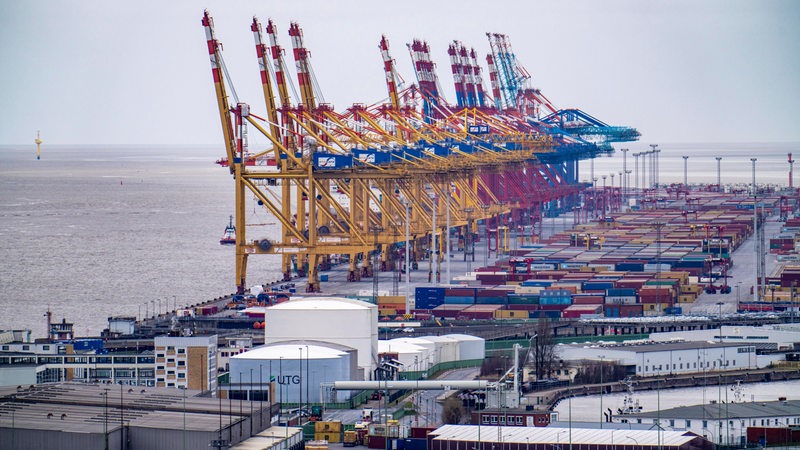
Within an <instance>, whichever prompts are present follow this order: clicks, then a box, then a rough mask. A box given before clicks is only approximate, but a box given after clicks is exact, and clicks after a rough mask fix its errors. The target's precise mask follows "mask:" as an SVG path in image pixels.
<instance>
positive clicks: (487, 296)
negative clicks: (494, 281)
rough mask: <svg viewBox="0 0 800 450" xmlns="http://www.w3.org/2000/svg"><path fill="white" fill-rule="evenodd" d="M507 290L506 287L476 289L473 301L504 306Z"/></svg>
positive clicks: (506, 301)
mask: <svg viewBox="0 0 800 450" xmlns="http://www.w3.org/2000/svg"><path fill="white" fill-rule="evenodd" d="M508 292H509V291H508V290H506V289H478V291H477V292H476V293H475V303H476V304H479V305H502V306H503V307H505V306H506V305H507V304H508ZM512 292H513V291H512Z"/></svg>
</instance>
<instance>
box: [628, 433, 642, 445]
mask: <svg viewBox="0 0 800 450" xmlns="http://www.w3.org/2000/svg"><path fill="white" fill-rule="evenodd" d="M625 438H627V439H630V440H632V441H633V442H635V443H636V445H639V441H637V440H636V439H634V438H632V437H630V436H628V435H625Z"/></svg>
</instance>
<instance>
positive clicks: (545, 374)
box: [526, 318, 558, 381]
mask: <svg viewBox="0 0 800 450" xmlns="http://www.w3.org/2000/svg"><path fill="white" fill-rule="evenodd" d="M530 344H531V345H530V347H529V349H528V356H527V360H526V363H527V364H526V365H533V373H534V376H535V381H538V380H541V379H544V378H550V377H551V376H552V375H553V372H554V370H555V368H556V365H557V364H558V355H557V351H556V340H555V337H554V336H553V323H552V322H551V321H550V319H548V318H541V319H539V320H538V322H537V324H536V332H535V334H534V335H533V336H532V337H531V339H530Z"/></svg>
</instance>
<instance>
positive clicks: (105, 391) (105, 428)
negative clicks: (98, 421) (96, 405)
mask: <svg viewBox="0 0 800 450" xmlns="http://www.w3.org/2000/svg"><path fill="white" fill-rule="evenodd" d="M108 390H109V389H108V388H103V392H101V393H100V395H101V396H102V397H103V441H104V445H105V447H103V448H105V450H108Z"/></svg>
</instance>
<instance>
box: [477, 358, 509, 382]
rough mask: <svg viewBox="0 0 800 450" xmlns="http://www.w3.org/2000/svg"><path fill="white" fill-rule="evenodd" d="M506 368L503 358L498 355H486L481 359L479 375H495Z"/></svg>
mask: <svg viewBox="0 0 800 450" xmlns="http://www.w3.org/2000/svg"><path fill="white" fill-rule="evenodd" d="M506 369H507V368H506V365H505V360H504V359H503V358H501V357H499V356H487V357H486V359H484V360H483V364H481V373H480V376H482V377H483V376H487V377H488V376H497V375H498V374H501V372H503V371H505V370H506Z"/></svg>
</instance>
